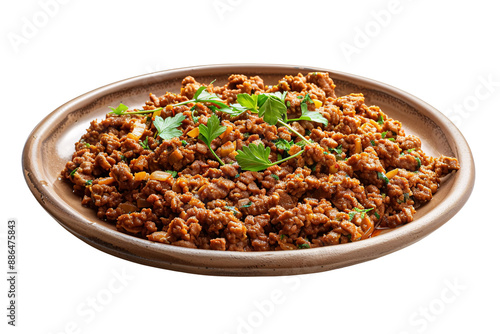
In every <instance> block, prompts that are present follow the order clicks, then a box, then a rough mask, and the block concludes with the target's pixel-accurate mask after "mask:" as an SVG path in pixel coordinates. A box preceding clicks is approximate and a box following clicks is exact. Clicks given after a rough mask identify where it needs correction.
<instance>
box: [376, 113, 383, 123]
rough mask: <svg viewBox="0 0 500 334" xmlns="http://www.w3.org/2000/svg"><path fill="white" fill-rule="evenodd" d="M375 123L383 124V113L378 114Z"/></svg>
mask: <svg viewBox="0 0 500 334" xmlns="http://www.w3.org/2000/svg"><path fill="white" fill-rule="evenodd" d="M377 123H378V124H380V125H384V116H383V115H380V116H379V118H378V121H377Z"/></svg>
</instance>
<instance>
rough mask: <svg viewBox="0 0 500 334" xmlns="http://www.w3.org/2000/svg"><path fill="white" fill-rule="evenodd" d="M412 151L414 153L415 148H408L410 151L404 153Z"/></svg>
mask: <svg viewBox="0 0 500 334" xmlns="http://www.w3.org/2000/svg"><path fill="white" fill-rule="evenodd" d="M413 151H415V147H414V148H410V149H409V150H407V151H406V152H408V153H411V152H413Z"/></svg>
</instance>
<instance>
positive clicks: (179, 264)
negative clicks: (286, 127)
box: [22, 63, 475, 276]
mask: <svg viewBox="0 0 500 334" xmlns="http://www.w3.org/2000/svg"><path fill="white" fill-rule="evenodd" d="M242 68H244V69H245V71H246V72H251V69H264V70H265V69H267V70H269V69H276V70H279V71H280V72H283V73H286V71H289V70H294V71H296V70H299V71H318V72H319V71H324V72H328V73H330V74H334V76H335V77H337V78H338V77H341V78H342V80H345V81H348V82H352V81H356V82H357V83H356V84H358V83H359V82H361V83H362V84H363V85H364V87H369V88H370V89H376V90H379V91H382V92H384V93H386V94H388V95H390V96H394V97H396V98H397V99H399V100H401V101H403V102H405V103H407V104H409V105H410V106H413V107H416V106H420V107H423V108H418V109H419V112H421V109H423V110H425V111H426V114H425V116H427V117H429V118H431V120H433V121H434V122H435V123H436V124H437V125H438V126H439V127H440V128H441V129H442V130H443V131H444V132H445V133H449V134H450V136H448V135H447V136H446V139H447V140H448V143H449V144H450V145H454V147H452V149H453V150H454V151H455V152H456V154H457V158H458V159H459V161H460V164H461V169H460V171H458V172H454V175H453V178H454V179H453V184H452V187H451V188H450V190H449V191H450V193H451V194H454V195H455V196H449V197H448V198H445V199H444V201H443V202H441V203H439V206H438V207H440V208H442V209H443V210H441V211H444V212H443V213H442V214H441V215H440V218H439V220H436V219H435V217H434V216H436V214H435V212H434V211H435V209H432V210H431V211H430V212H428V213H427V214H426V215H424V216H422V217H420V218H418V219H417V220H415V221H413V222H411V223H409V224H405V225H404V226H401V227H399V228H397V229H395V230H393V231H391V232H390V233H387V234H382V235H379V236H377V237H374V238H369V239H366V240H362V241H359V242H353V243H348V244H342V245H333V246H325V247H318V248H313V249H304V250H290V251H263V252H262V251H261V252H236V251H224V252H221V251H215V250H200V249H190V248H184V247H179V246H173V245H165V244H161V243H155V242H152V241H149V240H146V239H141V238H138V237H135V236H130V235H127V234H125V233H122V232H117V231H114V230H112V229H109V228H106V227H104V226H101V225H99V224H97V223H92V222H91V221H90V220H88V219H86V218H85V217H81V216H80V215H78V214H75V213H72V212H70V211H69V210H67V208H66V207H65V206H64V205H61V203H59V202H58V201H57V198H56V196H54V194H53V193H51V192H49V191H47V190H48V189H50V188H47V185H45V184H43V183H42V182H41V180H42V178H40V177H39V176H41V174H42V172H41V171H39V170H38V169H37V168H36V159H33V158H34V157H36V156H37V155H39V154H40V150H39V149H40V148H41V146H42V144H43V141H42V139H43V134H44V133H45V132H46V130H47V129H50V128H51V125H53V123H55V122H56V121H57V120H59V119H60V118H61V117H63V116H64V115H68V114H70V113H71V110H72V109H74V108H75V106H77V105H79V104H81V103H82V102H85V101H87V100H88V99H89V98H93V99H98V98H99V97H103V96H106V95H108V94H110V93H112V92H118V91H122V90H125V89H127V88H131V87H133V86H137V85H138V84H139V83H140V82H150V83H151V82H155V80H157V79H159V78H162V77H163V76H169V75H174V74H179V77H180V76H182V75H181V73H186V72H197V71H198V72H199V71H202V72H203V71H206V70H209V69H210V70H212V69H217V70H222V69H224V70H230V71H229V72H226V73H230V72H231V71H233V70H234V69H242ZM233 73H237V72H233ZM185 75H193V73H191V74H189V73H188V74H184V76H185ZM160 81H161V80H158V82H160ZM77 109H78V108H77ZM430 116H432V117H430ZM22 167H23V175H24V177H25V181H26V183H27V185H28V187H29V189H30V191H31V192H32V194H33V195H34V197H35V198H36V199H37V201H38V202H39V203H40V204H41V205H42V207H43V208H44V209H45V210H46V211H47V212H48V213H49V214H50V215H51V216H52V217H53V218H54V219H55V220H56V221H57V222H58V223H59V224H60V225H62V226H63V227H64V228H65V229H66V230H68V231H69V232H71V233H72V234H73V235H75V236H77V237H78V238H80V239H81V240H83V241H84V242H86V243H88V244H90V245H92V246H93V247H95V248H98V249H100V250H102V251H104V252H107V253H109V254H112V255H114V256H118V257H120V258H123V259H127V260H131V261H133V262H137V263H141V264H146V265H150V266H154V267H159V268H165V269H170V270H175V271H182V272H190V273H197V274H209V275H223V276H225V275H231V276H263V275H265V276H267V275H291V274H305V273H313V272H320V271H325V270H331V269H336V268H341V267H345V266H349V265H353V264H356V263H360V262H365V261H368V260H372V259H375V258H378V257H381V256H385V255H387V254H390V253H392V252H395V251H397V250H400V249H402V248H404V247H407V246H409V245H411V244H413V243H415V242H416V241H418V240H420V239H422V238H424V237H425V236H427V235H429V234H430V233H432V232H433V231H435V230H436V229H437V228H439V227H440V226H442V225H444V224H445V223H446V222H447V221H449V220H450V219H451V218H452V217H453V216H454V215H455V214H456V213H457V212H458V211H459V210H460V209H461V208H462V207H463V206H464V205H465V203H466V202H467V200H468V198H469V197H470V195H471V193H472V191H473V187H474V182H475V164H474V159H473V154H472V151H471V150H470V147H469V145H468V143H467V141H466V139H465V137H464V136H463V135H462V133H461V132H460V130H459V129H458V128H457V127H456V126H455V125H454V124H453V123H452V122H451V121H450V120H449V119H448V118H447V117H446V116H445V115H444V114H442V113H441V112H440V111H439V110H437V109H436V108H434V107H433V106H431V105H430V104H428V103H427V102H425V101H423V100H421V99H419V98H417V97H415V96H413V95H412V94H409V93H407V92H406V91H403V90H401V89H399V88H396V87H394V86H391V85H388V84H385V83H382V82H379V81H377V80H373V79H369V78H366V77H363V76H359V75H355V74H349V73H345V72H340V71H336V70H330V69H324V68H320V67H313V66H302V65H287V64H253V63H242V64H238V63H230V64H212V65H198V66H189V67H181V68H175V69H167V70H163V71H157V72H154V73H148V74H143V75H138V76H134V77H131V78H127V79H123V80H120V81H116V82H113V83H110V84H107V85H104V86H101V87H99V88H96V89H94V90H91V91H89V92H87V93H84V94H81V95H80V96H78V97H76V98H74V99H72V100H70V101H68V102H66V103H64V104H63V105H61V106H60V107H58V108H56V109H55V110H54V111H52V112H51V113H49V114H48V115H46V116H45V117H44V118H43V119H42V120H41V121H40V122H39V123H38V124H37V125H36V126H35V128H34V129H33V130H32V132H31V133H30V134H29V136H28V139H27V140H26V143H25V145H24V148H23V153H22ZM457 194H458V197H457V196H456V195H457ZM451 202H453V203H451ZM443 203H444V204H443ZM433 212H434V214H432V213H433ZM431 218H434V219H431ZM68 219H69V220H70V221H68ZM95 219H96V220H98V218H97V217H95ZM433 221H434V222H433ZM89 224H90V225H92V226H94V227H95V228H96V229H97V230H96V231H94V232H95V233H90V234H86V233H85V232H89V231H86V228H88V226H89ZM97 232H99V233H102V234H99V235H100V236H101V237H102V238H100V239H99V238H97V239H95V235H96V234H97ZM110 241H111V243H110ZM123 243H125V244H128V245H129V246H132V247H134V248H135V247H141V248H142V251H143V252H146V254H150V255H151V254H153V255H154V254H156V255H158V256H160V255H165V253H168V255H170V257H169V259H170V260H171V263H169V262H168V261H167V260H166V259H161V258H159V259H158V258H156V259H152V258H150V257H144V256H141V255H140V254H137V253H135V252H130V249H122V248H119V247H116V244H123ZM388 243H392V244H394V245H393V246H394V247H391V248H390V249H386V250H385V251H382V252H380V251H379V252H374V253H376V254H375V255H373V251H374V250H375V251H377V249H381V248H383V246H384V245H387V244H388ZM355 252H358V253H359V256H355V257H353V258H350V257H349V256H347V255H351V254H352V253H355ZM346 256H347V258H345V259H344V257H346ZM186 257H192V258H191V261H186ZM193 258H195V259H197V261H194V262H193V261H192V260H193ZM311 258H314V259H315V261H313V262H314V263H313V264H311V262H309V263H308V261H310V260H311ZM332 259H337V260H338V261H336V262H333V263H332V261H331V260H332ZM200 260H203V261H200ZM342 260H343V261H342ZM242 261H245V265H243V266H242V265H241V262H242ZM203 262H205V264H206V265H201V264H202V263H203ZM273 263H274V265H273ZM276 263H280V265H279V266H277V265H276ZM297 263H302V264H304V265H302V266H297Z"/></svg>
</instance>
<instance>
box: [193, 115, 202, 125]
mask: <svg viewBox="0 0 500 334" xmlns="http://www.w3.org/2000/svg"><path fill="white" fill-rule="evenodd" d="M191 118H192V119H193V123H194V124H196V123H198V121H199V120H200V117H199V116H193V115H191Z"/></svg>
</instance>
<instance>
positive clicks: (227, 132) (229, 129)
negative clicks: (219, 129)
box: [220, 125, 233, 139]
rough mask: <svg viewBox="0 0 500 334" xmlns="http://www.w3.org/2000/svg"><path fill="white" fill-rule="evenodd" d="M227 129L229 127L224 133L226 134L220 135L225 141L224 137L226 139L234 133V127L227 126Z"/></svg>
mask: <svg viewBox="0 0 500 334" xmlns="http://www.w3.org/2000/svg"><path fill="white" fill-rule="evenodd" d="M226 127H227V128H226V131H224V132H223V133H222V134H221V135H220V137H221V138H222V139H224V137H226V136H227V135H228V134H230V133H231V131H233V126H232V125H227V126H226Z"/></svg>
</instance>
